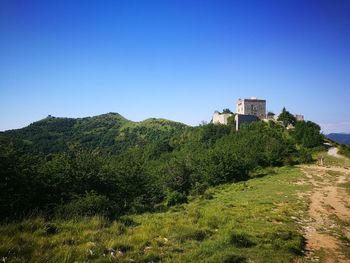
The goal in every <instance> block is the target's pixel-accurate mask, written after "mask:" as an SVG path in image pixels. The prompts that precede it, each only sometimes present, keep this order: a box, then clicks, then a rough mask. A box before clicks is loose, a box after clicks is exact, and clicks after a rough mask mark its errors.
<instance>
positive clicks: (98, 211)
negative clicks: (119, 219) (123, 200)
mask: <svg viewBox="0 0 350 263" xmlns="http://www.w3.org/2000/svg"><path fill="white" fill-rule="evenodd" d="M118 210H119V209H118V208H117V206H116V204H115V203H114V202H112V201H110V200H109V199H108V198H107V197H106V196H103V195H97V194H96V193H94V192H89V193H86V194H85V196H81V197H78V198H77V199H75V200H73V201H71V202H69V203H67V204H64V205H61V206H59V207H58V209H57V212H56V215H57V216H58V217H60V218H75V217H81V216H94V215H101V216H104V217H107V218H110V219H112V218H115V217H116V216H117V215H118Z"/></svg>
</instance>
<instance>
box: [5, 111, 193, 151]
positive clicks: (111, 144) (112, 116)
mask: <svg viewBox="0 0 350 263" xmlns="http://www.w3.org/2000/svg"><path fill="white" fill-rule="evenodd" d="M186 127H187V126H186V125H185V124H182V123H178V122H173V121H169V120H165V119H147V120H144V121H141V122H133V121H130V120H127V119H125V118H124V117H123V116H121V115H120V114H118V113H107V114H103V115H99V116H94V117H86V118H77V119H74V118H57V117H52V116H49V117H47V118H45V119H43V120H40V121H37V122H34V123H32V124H30V125H29V126H27V127H25V128H22V129H18V130H10V131H6V132H2V133H0V137H1V138H2V142H3V143H4V142H13V143H15V145H16V146H17V148H21V149H23V150H24V151H26V152H36V153H38V152H41V153H45V154H47V153H56V152H64V151H66V150H67V149H68V147H69V146H71V145H81V146H84V147H86V148H90V149H99V150H101V151H104V152H110V153H119V152H123V151H124V150H126V149H127V148H129V147H131V146H135V145H139V146H142V145H145V144H147V143H152V142H155V141H159V140H163V139H168V138H170V137H172V136H174V135H175V134H177V133H179V132H182V131H183V130H184V129H185V128H186Z"/></svg>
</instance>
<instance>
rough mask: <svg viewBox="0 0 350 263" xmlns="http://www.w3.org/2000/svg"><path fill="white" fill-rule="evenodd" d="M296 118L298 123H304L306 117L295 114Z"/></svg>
mask: <svg viewBox="0 0 350 263" xmlns="http://www.w3.org/2000/svg"><path fill="white" fill-rule="evenodd" d="M294 116H295V119H296V120H297V121H303V120H304V115H300V114H295V115H294Z"/></svg>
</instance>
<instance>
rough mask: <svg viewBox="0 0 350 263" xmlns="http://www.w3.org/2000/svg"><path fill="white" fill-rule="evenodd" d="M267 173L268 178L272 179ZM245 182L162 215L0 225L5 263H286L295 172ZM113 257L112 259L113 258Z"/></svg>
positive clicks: (297, 207)
mask: <svg viewBox="0 0 350 263" xmlns="http://www.w3.org/2000/svg"><path fill="white" fill-rule="evenodd" d="M271 171H273V173H271ZM266 173H267V175H266V176H264V177H260V178H254V179H251V180H249V181H248V182H240V183H237V184H231V183H229V184H223V185H220V186H216V187H212V188H210V189H209V190H210V191H211V192H212V193H213V195H214V198H212V199H210V200H207V199H202V198H195V199H192V200H191V201H189V202H188V203H187V204H183V205H182V206H181V207H177V209H171V210H169V211H167V212H161V213H143V214H138V215H129V216H127V217H126V216H123V217H121V218H120V219H118V220H115V221H109V220H106V219H104V218H102V217H96V216H95V217H86V218H85V217H82V218H75V219H72V220H63V219H56V218H53V219H51V220H48V221H47V220H44V219H42V218H31V219H26V220H23V221H20V222H10V223H7V224H4V223H3V224H1V225H0V258H2V257H5V258H6V262H115V261H118V262H132V261H135V262H144V261H146V262H147V260H153V261H155V260H158V261H160V262H257V263H263V262H293V261H296V260H297V259H298V255H299V253H300V252H301V249H300V248H302V247H303V244H304V243H303V242H304V241H303V239H302V235H301V233H299V231H300V229H299V228H300V225H299V224H298V222H296V221H295V220H292V219H291V217H298V218H303V216H302V213H303V212H306V211H307V209H308V204H307V200H304V199H298V197H297V193H300V191H303V190H305V189H306V187H307V186H302V185H297V184H295V183H293V182H296V181H298V180H300V179H301V178H303V175H302V173H301V172H300V170H299V169H298V168H294V167H283V168H274V169H273V170H271V168H269V169H268V170H266ZM112 253H114V255H112Z"/></svg>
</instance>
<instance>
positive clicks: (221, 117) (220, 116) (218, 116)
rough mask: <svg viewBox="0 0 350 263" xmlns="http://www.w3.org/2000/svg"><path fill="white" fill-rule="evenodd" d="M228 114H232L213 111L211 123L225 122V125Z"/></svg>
mask: <svg viewBox="0 0 350 263" xmlns="http://www.w3.org/2000/svg"><path fill="white" fill-rule="evenodd" d="M230 116H232V114H231V113H219V112H214V114H213V123H214V124H225V125H227V119H228V117H230Z"/></svg>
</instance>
